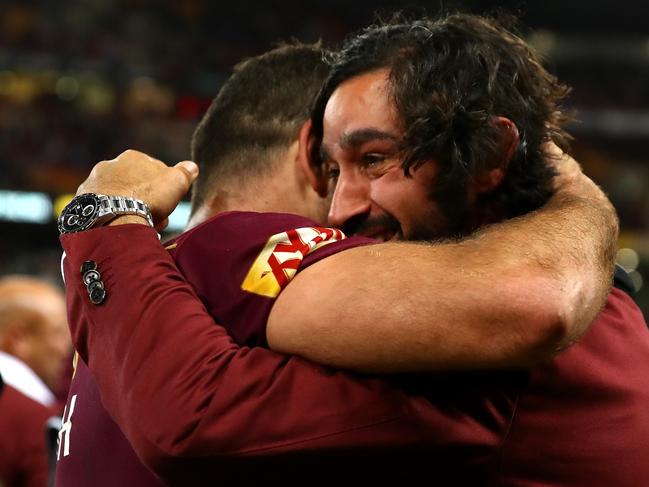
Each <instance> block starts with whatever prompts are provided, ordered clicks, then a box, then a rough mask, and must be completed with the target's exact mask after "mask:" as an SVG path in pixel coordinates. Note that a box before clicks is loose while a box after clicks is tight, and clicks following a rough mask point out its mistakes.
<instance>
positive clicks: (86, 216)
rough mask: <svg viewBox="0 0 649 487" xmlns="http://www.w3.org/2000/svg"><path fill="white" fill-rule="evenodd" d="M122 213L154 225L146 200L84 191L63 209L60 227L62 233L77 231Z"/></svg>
mask: <svg viewBox="0 0 649 487" xmlns="http://www.w3.org/2000/svg"><path fill="white" fill-rule="evenodd" d="M120 215H137V216H141V217H142V218H144V219H146V221H147V222H148V223H149V225H151V226H153V218H152V217H151V211H150V210H149V207H148V206H147V205H146V203H145V202H144V201H141V200H138V199H135V198H128V197H126V196H107V195H105V194H94V193H84V194H80V195H79V196H75V197H74V198H73V199H72V201H70V203H68V205H67V206H66V207H65V208H64V209H63V211H62V212H61V216H60V217H59V221H58V227H59V231H60V232H61V233H76V232H82V231H84V230H88V229H89V228H93V227H98V226H101V225H104V224H105V223H108V222H109V221H110V220H112V219H113V218H116V217H118V216H120Z"/></svg>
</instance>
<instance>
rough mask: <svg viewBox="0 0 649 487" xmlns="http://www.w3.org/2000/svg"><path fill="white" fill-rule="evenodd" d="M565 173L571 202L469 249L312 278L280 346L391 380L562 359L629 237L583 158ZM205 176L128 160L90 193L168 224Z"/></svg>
mask: <svg viewBox="0 0 649 487" xmlns="http://www.w3.org/2000/svg"><path fill="white" fill-rule="evenodd" d="M558 163H559V164H560V167H561V175H560V177H559V178H557V179H558V181H557V194H556V195H555V196H554V197H553V199H552V200H551V201H550V202H549V203H548V204H547V205H546V206H545V207H544V208H543V209H542V210H540V211H538V212H535V213H534V214H531V215H527V216H526V217H524V218H518V219H514V220H510V221H508V222H505V223H502V224H499V225H493V226H491V227H488V228H485V229H483V230H482V231H481V232H479V233H478V234H476V235H474V236H473V237H472V238H470V239H467V240H466V241H463V242H460V243H449V244H439V245H425V244H412V243H394V244H381V245H375V246H367V247H361V248H355V249H350V250H346V251H344V252H341V253H339V254H337V255H335V256H332V257H329V258H327V259H324V260H321V261H319V262H318V263H316V264H314V265H313V266H311V267H309V268H307V269H305V270H304V271H302V272H301V273H299V274H298V276H297V277H296V278H295V279H294V280H293V281H291V283H290V284H289V285H288V286H287V287H286V289H285V290H284V292H283V293H282V294H281V295H280V297H279V298H278V300H277V302H276V304H275V305H274V307H273V311H272V313H271V317H270V321H269V324H268V338H269V343H270V345H271V347H272V348H273V349H274V350H276V351H281V352H285V353H291V354H295V355H301V356H304V357H307V358H309V359H312V360H314V361H317V362H320V363H324V364H328V365H333V366H336V367H342V368H350V369H354V370H361V371H380V372H401V371H416V370H443V369H458V368H460V369H463V368H498V367H517V366H529V365H533V364H535V363H538V362H540V361H543V360H546V359H548V358H550V357H552V356H553V355H554V354H555V353H557V351H558V350H560V349H561V348H563V347H566V346H568V345H569V344H570V343H572V342H573V341H574V340H575V339H576V338H578V337H579V336H580V335H581V334H582V333H583V332H585V330H586V329H587V328H588V325H589V324H590V323H591V322H592V321H593V319H594V318H595V316H596V315H597V313H598V311H599V310H600V309H601V307H602V306H603V304H604V302H605V299H606V295H607V293H608V290H609V288H610V282H611V275H612V266H613V255H614V246H615V241H616V237H617V219H616V216H615V212H614V210H613V208H612V207H611V205H610V203H609V202H608V200H607V199H606V198H605V196H604V195H603V194H602V193H601V191H600V190H599V189H598V188H597V187H596V186H595V185H594V183H592V181H590V180H589V179H588V178H586V177H585V176H584V175H583V174H582V173H581V171H580V170H579V167H578V166H577V164H576V163H575V162H574V161H573V160H572V159H570V158H568V157H562V159H561V160H560V161H558ZM196 175H197V169H196V167H195V165H193V164H191V163H186V162H185V163H180V164H179V165H177V166H176V167H174V168H169V167H167V166H165V165H164V164H162V163H161V162H159V161H156V160H154V159H151V158H149V157H147V156H146V155H144V154H141V153H138V152H136V151H127V152H125V153H124V154H122V155H121V156H119V157H118V158H117V159H115V160H113V161H105V162H102V163H100V164H98V165H97V166H95V169H94V170H93V172H92V173H91V175H90V177H89V178H88V180H86V182H84V184H83V185H82V186H81V187H80V188H79V192H80V193H81V192H100V193H107V194H121V195H131V196H135V197H137V198H140V199H143V200H144V201H146V202H147V203H148V204H149V205H150V207H151V209H152V212H153V214H154V218H155V219H156V221H160V222H161V221H163V220H164V219H165V218H166V216H167V215H168V214H169V213H170V212H171V210H172V209H173V208H174V207H175V205H176V204H177V202H178V201H179V200H180V198H181V197H182V195H183V194H184V193H185V192H186V190H187V188H188V185H189V183H190V182H191V181H193V179H195V177H196ZM143 222H144V221H143V220H141V219H139V218H138V217H120V218H118V219H116V220H114V221H113V222H112V224H121V223H143ZM314 310H317V313H314V312H313V311H314Z"/></svg>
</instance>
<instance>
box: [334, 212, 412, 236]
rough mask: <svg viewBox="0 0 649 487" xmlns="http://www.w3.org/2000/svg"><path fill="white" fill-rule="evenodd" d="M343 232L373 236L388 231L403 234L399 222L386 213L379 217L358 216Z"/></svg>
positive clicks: (345, 225)
mask: <svg viewBox="0 0 649 487" xmlns="http://www.w3.org/2000/svg"><path fill="white" fill-rule="evenodd" d="M341 230H342V231H343V232H344V233H345V235H356V234H361V235H364V234H371V233H373V232H374V231H375V230H382V231H383V230H387V231H389V232H391V233H399V234H400V233H401V225H400V224H399V221H398V220H397V219H396V218H395V217H393V216H392V215H390V214H389V213H384V214H382V215H379V216H374V217H368V216H367V215H356V216H353V217H351V218H350V219H349V220H347V221H346V222H345V223H344V224H343V226H342V228H341Z"/></svg>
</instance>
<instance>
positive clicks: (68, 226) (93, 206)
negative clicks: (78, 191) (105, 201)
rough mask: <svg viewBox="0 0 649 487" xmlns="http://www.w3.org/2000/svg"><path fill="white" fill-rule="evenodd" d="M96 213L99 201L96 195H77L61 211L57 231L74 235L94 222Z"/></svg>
mask: <svg viewBox="0 0 649 487" xmlns="http://www.w3.org/2000/svg"><path fill="white" fill-rule="evenodd" d="M98 212H99V199H98V198H97V196H96V195H94V194H91V193H88V194H82V195H79V196H77V197H75V198H74V199H73V200H72V201H71V202H70V203H69V204H68V206H66V207H65V208H64V209H63V212H62V213H61V216H60V217H59V231H60V232H61V233H74V232H80V231H82V230H86V229H88V228H90V227H91V226H92V224H93V223H94V222H95V220H96V219H97V213H98Z"/></svg>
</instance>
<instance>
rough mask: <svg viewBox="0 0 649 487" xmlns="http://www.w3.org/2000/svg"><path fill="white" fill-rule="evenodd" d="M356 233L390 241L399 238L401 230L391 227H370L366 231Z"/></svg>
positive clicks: (400, 237)
mask: <svg viewBox="0 0 649 487" xmlns="http://www.w3.org/2000/svg"><path fill="white" fill-rule="evenodd" d="M356 235H362V236H363V237H367V238H372V239H374V240H378V241H380V242H390V241H393V240H401V239H402V235H401V231H400V230H398V231H395V230H394V229H393V228H371V229H367V230H366V231H361V232H358V233H357V234H356Z"/></svg>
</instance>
